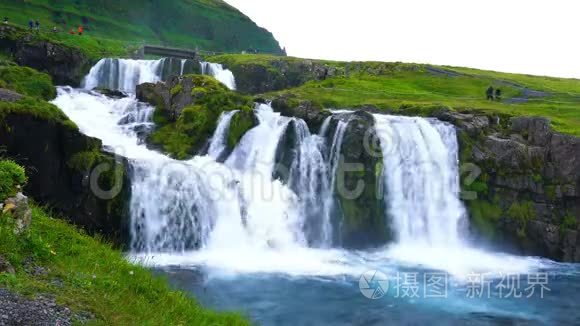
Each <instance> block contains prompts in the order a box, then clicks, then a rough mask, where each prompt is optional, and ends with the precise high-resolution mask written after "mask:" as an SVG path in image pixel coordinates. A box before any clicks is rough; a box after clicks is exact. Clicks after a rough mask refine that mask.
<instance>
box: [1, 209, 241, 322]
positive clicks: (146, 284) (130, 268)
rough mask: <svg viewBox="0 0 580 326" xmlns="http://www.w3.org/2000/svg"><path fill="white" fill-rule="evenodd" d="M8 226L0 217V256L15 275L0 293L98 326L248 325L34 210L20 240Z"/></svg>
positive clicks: (4, 279)
mask: <svg viewBox="0 0 580 326" xmlns="http://www.w3.org/2000/svg"><path fill="white" fill-rule="evenodd" d="M11 220H12V219H11V218H10V216H9V215H7V214H4V215H3V214H2V213H1V212H0V255H2V256H4V257H5V258H6V259H8V260H9V261H10V263H11V264H12V265H13V266H14V267H15V269H16V274H15V275H11V274H0V288H8V289H10V290H13V291H16V292H18V293H21V294H24V295H31V296H34V295H37V294H39V293H44V294H52V295H54V296H55V297H56V300H57V303H58V304H61V305H64V306H67V307H70V308H71V309H72V310H73V311H76V312H88V313H90V314H91V315H92V316H94V318H95V319H96V321H97V322H96V323H95V324H99V325H100V324H103V325H246V324H248V323H247V321H246V320H244V319H243V318H242V317H240V316H239V315H236V314H226V313H216V312H213V311H210V310H207V309H205V308H202V307H201V306H200V305H198V304H197V303H196V302H195V301H194V300H193V299H192V298H189V297H188V296H186V295H185V294H184V293H182V292H178V291H173V290H171V289H170V288H169V286H168V285H167V282H166V281H165V280H163V279H162V278H159V277H154V276H153V275H152V273H151V271H149V270H148V269H145V268H142V267H139V266H136V265H132V264H131V263H129V262H127V260H126V259H125V258H124V257H123V255H122V254H121V253H120V252H118V251H116V250H114V249H112V248H111V246H109V245H107V244H103V243H102V242H100V241H99V240H98V239H94V238H92V237H90V236H88V235H86V234H84V233H83V232H82V231H79V230H77V229H76V228H75V227H73V226H71V225H69V224H67V223H66V222H64V221H62V220H57V219H53V218H51V217H50V216H49V215H48V214H47V213H46V212H45V211H43V210H42V209H40V208H37V207H34V208H33V210H32V225H31V229H30V231H28V232H27V233H26V234H22V235H15V234H14V233H13V232H12V230H13V228H14V226H13V223H12V221H11ZM31 268H32V270H34V271H37V272H35V273H31ZM38 271H42V272H38Z"/></svg>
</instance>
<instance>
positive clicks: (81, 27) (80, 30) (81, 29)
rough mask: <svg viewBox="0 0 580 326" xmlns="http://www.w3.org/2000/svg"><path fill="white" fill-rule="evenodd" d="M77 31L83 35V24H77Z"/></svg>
mask: <svg viewBox="0 0 580 326" xmlns="http://www.w3.org/2000/svg"><path fill="white" fill-rule="evenodd" d="M78 31H79V35H83V31H84V29H83V26H82V25H81V26H79V29H78Z"/></svg>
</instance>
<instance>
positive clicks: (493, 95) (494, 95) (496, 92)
mask: <svg viewBox="0 0 580 326" xmlns="http://www.w3.org/2000/svg"><path fill="white" fill-rule="evenodd" d="M485 95H486V97H487V99H488V100H489V101H494V100H495V101H501V89H499V88H496V89H494V88H493V86H489V87H488V88H487V90H486V91H485Z"/></svg>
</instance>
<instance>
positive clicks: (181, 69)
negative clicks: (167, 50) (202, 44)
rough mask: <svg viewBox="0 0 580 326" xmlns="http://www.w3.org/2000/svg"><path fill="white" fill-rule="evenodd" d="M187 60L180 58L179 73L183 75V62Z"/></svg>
mask: <svg viewBox="0 0 580 326" xmlns="http://www.w3.org/2000/svg"><path fill="white" fill-rule="evenodd" d="M186 62H187V60H186V59H181V67H180V68H179V75H180V76H181V75H183V71H184V69H185V63H186Z"/></svg>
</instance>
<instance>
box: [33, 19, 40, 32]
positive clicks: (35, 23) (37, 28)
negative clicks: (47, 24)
mask: <svg viewBox="0 0 580 326" xmlns="http://www.w3.org/2000/svg"><path fill="white" fill-rule="evenodd" d="M34 26H36V30H37V31H40V23H39V22H38V20H36V21H34Z"/></svg>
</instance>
